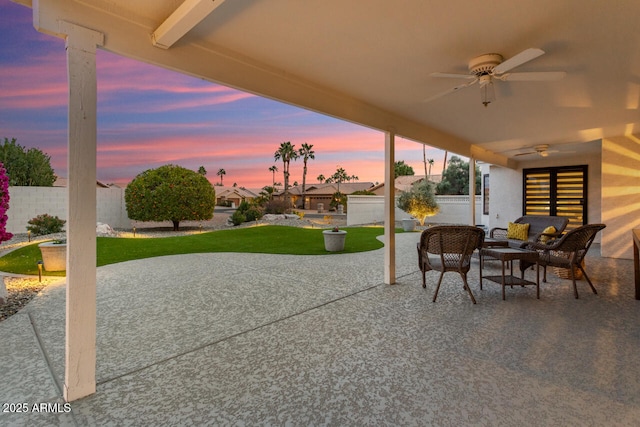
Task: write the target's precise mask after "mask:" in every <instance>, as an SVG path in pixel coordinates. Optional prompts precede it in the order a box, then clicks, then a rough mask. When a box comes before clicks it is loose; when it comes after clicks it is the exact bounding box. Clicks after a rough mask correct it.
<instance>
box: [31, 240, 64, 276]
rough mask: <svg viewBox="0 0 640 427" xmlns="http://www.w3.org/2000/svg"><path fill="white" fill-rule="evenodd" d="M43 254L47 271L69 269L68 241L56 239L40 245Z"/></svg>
mask: <svg viewBox="0 0 640 427" xmlns="http://www.w3.org/2000/svg"><path fill="white" fill-rule="evenodd" d="M38 247H39V248H40V253H41V254H42V263H43V264H44V269H45V270H47V271H64V270H66V269H67V241H66V240H54V241H52V242H44V243H40V244H39V245H38Z"/></svg>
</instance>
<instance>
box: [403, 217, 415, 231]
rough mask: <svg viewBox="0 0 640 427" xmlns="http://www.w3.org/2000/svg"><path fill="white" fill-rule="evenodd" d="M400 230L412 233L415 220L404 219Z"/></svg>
mask: <svg viewBox="0 0 640 427" xmlns="http://www.w3.org/2000/svg"><path fill="white" fill-rule="evenodd" d="M402 229H403V230H404V231H413V230H415V229H416V220H415V219H413V218H404V219H403V220H402Z"/></svg>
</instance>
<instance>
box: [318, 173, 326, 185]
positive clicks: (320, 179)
mask: <svg viewBox="0 0 640 427" xmlns="http://www.w3.org/2000/svg"><path fill="white" fill-rule="evenodd" d="M316 179H317V180H318V182H319V183H320V184H322V183H323V182H325V180H326V178H325V177H324V175H322V174H320V175H318V177H317V178H316Z"/></svg>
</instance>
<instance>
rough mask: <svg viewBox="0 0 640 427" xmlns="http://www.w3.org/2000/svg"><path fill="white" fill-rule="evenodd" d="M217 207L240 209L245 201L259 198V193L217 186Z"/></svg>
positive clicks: (239, 188)
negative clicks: (227, 206) (226, 206)
mask: <svg viewBox="0 0 640 427" xmlns="http://www.w3.org/2000/svg"><path fill="white" fill-rule="evenodd" d="M214 188H215V190H216V205H219V206H224V205H230V206H232V207H236V208H237V207H238V206H239V205H240V203H242V202H243V201H247V202H249V201H251V200H253V199H255V198H256V197H258V196H259V192H258V191H255V190H248V189H246V188H244V187H224V186H220V185H216V186H215V187H214Z"/></svg>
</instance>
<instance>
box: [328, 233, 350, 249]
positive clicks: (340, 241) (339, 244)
mask: <svg viewBox="0 0 640 427" xmlns="http://www.w3.org/2000/svg"><path fill="white" fill-rule="evenodd" d="M322 234H323V236H324V248H325V249H326V250H327V251H329V252H339V251H343V250H344V239H345V238H346V237H347V232H346V231H344V230H338V231H332V230H324V231H323V232H322Z"/></svg>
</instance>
